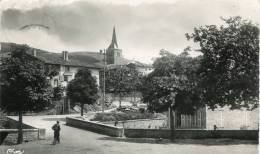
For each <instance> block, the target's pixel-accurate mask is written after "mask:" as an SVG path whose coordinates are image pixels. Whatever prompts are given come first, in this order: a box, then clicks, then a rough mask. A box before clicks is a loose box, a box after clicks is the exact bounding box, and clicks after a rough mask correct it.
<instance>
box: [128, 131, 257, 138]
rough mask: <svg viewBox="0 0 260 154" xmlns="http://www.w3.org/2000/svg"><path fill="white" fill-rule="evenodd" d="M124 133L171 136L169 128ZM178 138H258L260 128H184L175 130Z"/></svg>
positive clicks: (150, 136) (152, 136)
mask: <svg viewBox="0 0 260 154" xmlns="http://www.w3.org/2000/svg"><path fill="white" fill-rule="evenodd" d="M124 135H125V136H126V137H129V138H166V139H169V138H170V136H171V130H169V129H159V130H158V129H125V130H124ZM174 136H175V138H176V139H205V138H233V139H248V140H257V139H258V130H216V131H214V130H196V129H190V130H188V129H187V130H184V129H178V130H175V131H174Z"/></svg>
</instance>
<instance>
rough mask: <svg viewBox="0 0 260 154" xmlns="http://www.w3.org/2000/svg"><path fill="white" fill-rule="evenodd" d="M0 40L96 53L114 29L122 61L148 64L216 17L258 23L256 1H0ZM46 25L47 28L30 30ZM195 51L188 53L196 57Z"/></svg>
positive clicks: (180, 45) (175, 50) (178, 48)
mask: <svg viewBox="0 0 260 154" xmlns="http://www.w3.org/2000/svg"><path fill="white" fill-rule="evenodd" d="M0 16H1V18H0V19H1V20H0V21H1V24H0V25H1V26H0V41H3V42H15V43H22V44H28V45H30V46H32V47H35V48H40V49H44V50H48V51H51V52H61V51H63V50H67V51H69V52H74V51H93V52H98V51H99V50H100V49H105V48H107V47H108V46H109V44H110V42H111V37H112V29H113V27H114V26H115V27H116V33H117V39H118V40H117V41H118V45H119V48H121V49H122V50H123V55H124V57H125V58H128V59H131V60H138V61H141V62H144V63H151V62H152V60H153V59H154V58H155V57H158V56H159V51H160V50H161V49H165V50H168V51H170V52H172V53H175V54H178V53H180V52H182V51H183V49H184V48H186V47H187V46H192V47H193V48H194V49H195V48H199V46H198V45H196V44H194V43H193V42H192V41H187V39H186V38H185V33H192V31H193V28H194V27H198V26H204V25H209V24H217V25H220V24H222V23H223V22H222V21H221V19H220V17H224V18H228V17H231V16H242V17H243V18H244V19H249V20H251V21H252V22H253V23H257V24H258V23H259V21H260V0H0ZM31 24H39V25H45V26H48V27H49V29H46V28H42V27H39V26H31V27H29V28H27V29H23V30H21V27H23V26H26V25H31ZM198 54H199V53H198V52H191V55H193V56H196V55H198Z"/></svg>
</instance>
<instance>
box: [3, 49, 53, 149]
mask: <svg viewBox="0 0 260 154" xmlns="http://www.w3.org/2000/svg"><path fill="white" fill-rule="evenodd" d="M29 50H30V48H29V47H28V46H19V47H17V48H16V49H15V50H14V51H13V52H12V53H11V57H10V58H7V59H5V60H3V66H5V67H4V69H2V70H1V74H2V77H3V82H4V83H3V85H2V104H1V108H2V109H3V110H4V111H6V112H8V113H10V112H15V113H18V115H19V124H18V129H19V131H18V139H17V143H18V144H19V143H22V141H23V133H22V114H23V113H24V112H26V111H36V112H37V111H40V110H43V109H45V107H47V106H49V105H50V103H51V98H52V88H51V87H50V85H49V82H48V81H47V76H46V75H45V74H46V72H45V70H44V63H43V62H42V61H40V60H38V59H36V58H35V57H33V56H31V55H28V54H27V53H26V52H27V51H29Z"/></svg>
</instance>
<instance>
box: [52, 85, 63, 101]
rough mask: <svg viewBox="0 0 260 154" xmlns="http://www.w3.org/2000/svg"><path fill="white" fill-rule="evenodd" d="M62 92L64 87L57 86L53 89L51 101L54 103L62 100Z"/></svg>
mask: <svg viewBox="0 0 260 154" xmlns="http://www.w3.org/2000/svg"><path fill="white" fill-rule="evenodd" d="M63 92H64V87H62V86H60V85H59V86H57V87H54V88H53V100H54V101H59V100H61V99H62V96H63Z"/></svg>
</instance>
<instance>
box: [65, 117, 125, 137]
mask: <svg viewBox="0 0 260 154" xmlns="http://www.w3.org/2000/svg"><path fill="white" fill-rule="evenodd" d="M66 124H67V125H68V126H73V127H77V128H81V129H85V130H89V131H92V132H96V133H100V134H104V135H109V136H114V137H121V136H122V134H123V128H122V127H115V126H111V125H106V124H101V123H98V122H94V121H86V120H81V119H78V118H72V117H67V118H66Z"/></svg>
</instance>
